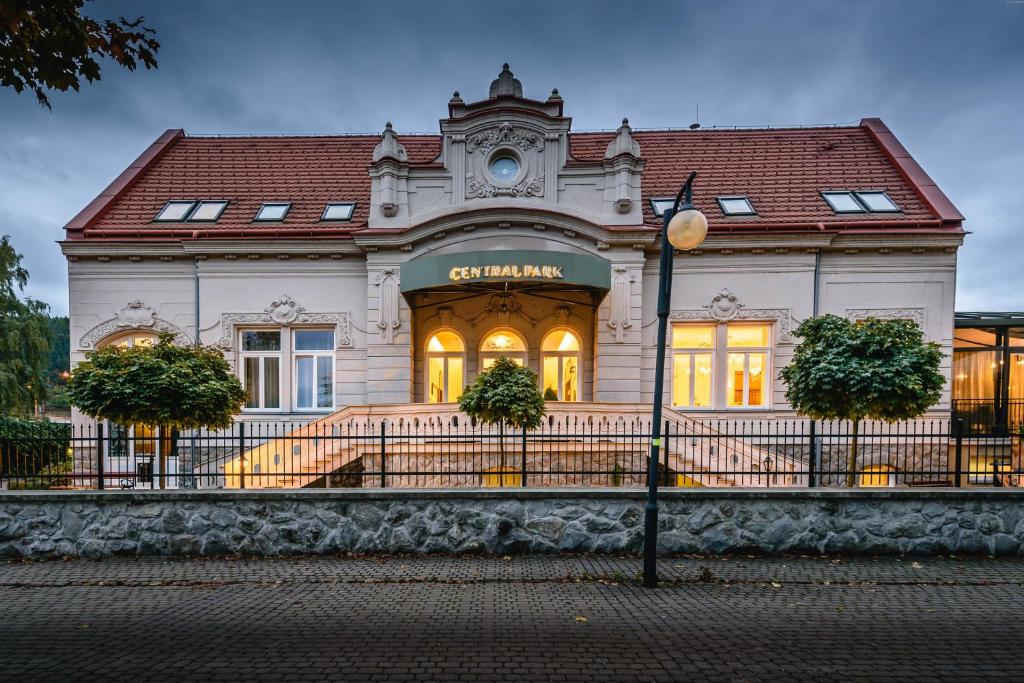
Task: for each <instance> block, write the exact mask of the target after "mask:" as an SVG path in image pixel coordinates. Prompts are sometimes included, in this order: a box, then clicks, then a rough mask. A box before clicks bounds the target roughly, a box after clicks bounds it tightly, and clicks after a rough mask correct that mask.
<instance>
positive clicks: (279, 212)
mask: <svg viewBox="0 0 1024 683" xmlns="http://www.w3.org/2000/svg"><path fill="white" fill-rule="evenodd" d="M291 207H292V205H291V204H290V203H288V202H278V203H272V204H264V205H263V206H261V207H260V210H259V211H257V212H256V218H254V219H253V220H257V221H283V220H284V217H285V216H287V215H288V210H289V209H290V208H291Z"/></svg>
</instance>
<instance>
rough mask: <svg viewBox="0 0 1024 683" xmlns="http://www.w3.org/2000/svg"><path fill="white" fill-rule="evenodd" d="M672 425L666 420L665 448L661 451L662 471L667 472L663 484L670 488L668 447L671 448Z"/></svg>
mask: <svg viewBox="0 0 1024 683" xmlns="http://www.w3.org/2000/svg"><path fill="white" fill-rule="evenodd" d="M671 427H672V423H671V422H669V421H668V420H665V448H664V450H662V451H661V459H662V460H661V461H662V466H661V469H662V470H663V471H664V472H665V476H664V477H663V478H662V484H663V485H664V486H668V447H669V429H671Z"/></svg>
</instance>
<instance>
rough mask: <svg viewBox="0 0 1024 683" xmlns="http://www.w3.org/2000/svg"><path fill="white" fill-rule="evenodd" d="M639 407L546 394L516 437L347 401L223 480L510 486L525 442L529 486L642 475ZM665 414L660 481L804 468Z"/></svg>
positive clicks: (435, 412) (739, 480) (431, 413)
mask: <svg viewBox="0 0 1024 683" xmlns="http://www.w3.org/2000/svg"><path fill="white" fill-rule="evenodd" d="M649 410H650V407H649V406H647V405H644V404H625V403H554V402H552V403H548V405H547V414H546V415H545V418H544V419H545V424H544V426H543V427H542V428H541V429H540V430H537V431H535V432H531V433H530V435H529V438H528V439H527V442H526V444H525V447H524V444H523V441H522V435H521V433H518V434H517V433H509V434H506V435H505V437H504V439H502V438H501V437H500V435H499V434H498V432H497V430H496V429H491V428H485V429H481V428H480V427H479V426H474V425H473V424H472V423H471V421H470V420H469V419H468V418H467V417H466V416H465V415H464V414H462V413H461V412H460V411H459V410H458V406H457V405H455V404H444V405H427V404H402V405H376V406H348V407H346V408H343V409H341V410H339V411H337V412H335V413H332V414H331V415H327V416H324V417H322V418H320V419H317V420H314V421H312V422H309V423H308V424H306V425H304V426H302V427H299V428H297V429H293V430H290V431H288V432H287V433H285V434H281V435H272V436H270V437H269V438H266V439H265V440H262V443H259V445H256V446H254V447H252V448H250V449H249V450H247V451H246V452H245V453H244V454H243V456H242V457H241V458H239V457H237V456H236V457H235V458H232V459H230V460H229V461H228V462H227V463H226V464H225V467H224V473H225V485H226V486H227V487H228V488H238V487H239V486H240V485H241V481H242V479H243V477H242V476H240V475H241V473H242V472H243V471H244V481H245V487H246V488H297V487H304V486H310V485H323V484H324V478H325V474H326V475H327V476H328V477H330V481H328V482H326V483H327V485H329V486H353V485H354V486H380V485H381V484H382V483H386V485H387V486H390V487H449V486H458V487H474V486H481V485H482V484H484V485H494V486H498V485H505V486H520V485H522V479H521V476H522V473H521V472H520V468H521V466H522V463H523V455H524V451H525V459H526V465H527V469H528V470H529V471H530V473H529V474H528V476H527V485H529V486H643V485H644V483H645V482H644V476H643V472H645V471H646V458H647V453H648V440H647V439H646V438H643V437H642V436H641V434H643V433H645V432H648V433H649V421H650V417H649ZM664 419H665V420H666V421H667V422H668V423H669V434H668V438H667V439H666V440H665V441H663V443H665V444H666V446H665V448H663V458H662V462H663V463H667V466H668V469H669V470H670V473H671V474H670V475H669V485H679V486H796V485H800V484H801V479H806V477H805V476H804V477H801V476H800V475H796V474H794V472H795V471H797V470H800V469H803V465H802V464H801V463H799V462H796V461H793V460H792V459H787V458H784V457H779V456H778V455H776V454H772V453H769V452H768V451H767V450H765V449H763V448H760V447H758V446H756V445H752V444H750V443H748V442H747V441H746V440H744V439H741V438H736V436H732V435H730V434H729V433H727V432H726V431H722V430H720V429H714V428H712V427H709V426H708V425H707V424H706V423H702V422H698V421H697V420H694V419H692V418H690V417H688V416H686V415H683V414H682V413H679V412H677V411H674V410H666V411H665V414H664ZM382 435H383V439H382ZM258 440H260V439H259V438H258V437H257V438H254V441H258ZM382 442H383V443H382ZM382 447H383V450H384V454H385V457H384V468H385V474H384V476H383V477H382V476H381V451H382ZM665 451H667V452H665ZM769 465H770V468H771V469H770V471H769V470H768V468H767V466H769ZM481 472H484V473H485V474H484V475H483V477H482V476H481V474H480V473H481ZM328 473H333V474H328Z"/></svg>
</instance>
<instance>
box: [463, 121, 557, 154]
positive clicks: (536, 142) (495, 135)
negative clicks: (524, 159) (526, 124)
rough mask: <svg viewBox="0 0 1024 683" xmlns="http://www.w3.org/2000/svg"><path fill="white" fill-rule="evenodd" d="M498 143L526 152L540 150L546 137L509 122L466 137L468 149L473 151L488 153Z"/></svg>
mask: <svg viewBox="0 0 1024 683" xmlns="http://www.w3.org/2000/svg"><path fill="white" fill-rule="evenodd" d="M498 145H509V146H512V147H518V148H519V149H521V150H523V151H524V152H526V151H528V150H531V149H536V150H538V151H539V150H542V149H544V138H543V137H541V136H540V135H538V134H537V133H534V132H532V131H529V130H526V129H524V128H515V127H513V126H512V125H511V124H508V123H503V124H501V125H500V126H498V127H497V128H492V129H490V130H485V131H483V132H482V133H476V134H475V135H470V136H469V137H468V138H466V151H467V152H471V153H472V152H475V151H477V150H479V151H481V152H483V153H484V154H486V153H487V152H489V151H491V150H492V149H494V148H495V147H497V146H498Z"/></svg>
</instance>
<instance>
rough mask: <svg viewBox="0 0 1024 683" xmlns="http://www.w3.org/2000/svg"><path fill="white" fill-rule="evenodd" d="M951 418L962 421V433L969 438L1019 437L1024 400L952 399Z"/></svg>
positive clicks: (1022, 426)
mask: <svg viewBox="0 0 1024 683" xmlns="http://www.w3.org/2000/svg"><path fill="white" fill-rule="evenodd" d="M952 418H953V420H954V421H956V420H963V422H964V433H965V434H967V435H969V436H973V435H978V436H1011V435H1012V436H1016V437H1020V436H1021V434H1022V430H1024V399H1019V398H1016V399H1014V398H1011V399H1009V400H993V399H981V398H977V399H976V398H958V399H954V400H953V411H952Z"/></svg>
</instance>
